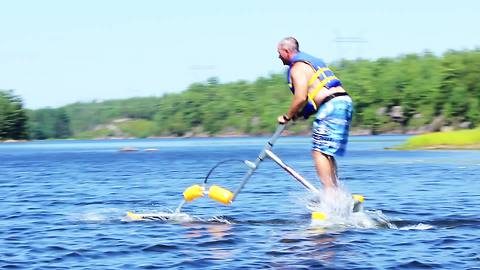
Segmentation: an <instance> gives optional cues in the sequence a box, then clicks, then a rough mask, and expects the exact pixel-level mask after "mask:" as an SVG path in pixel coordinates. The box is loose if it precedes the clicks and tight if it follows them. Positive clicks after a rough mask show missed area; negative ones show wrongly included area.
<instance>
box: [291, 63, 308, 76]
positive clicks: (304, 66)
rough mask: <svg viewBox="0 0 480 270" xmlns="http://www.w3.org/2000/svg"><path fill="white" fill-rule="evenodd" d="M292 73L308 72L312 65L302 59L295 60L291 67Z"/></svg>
mask: <svg viewBox="0 0 480 270" xmlns="http://www.w3.org/2000/svg"><path fill="white" fill-rule="evenodd" d="M291 72H292V73H303V74H304V73H310V72H312V66H311V65H310V64H309V63H307V62H304V61H298V62H295V63H294V64H293V65H292V68H291Z"/></svg>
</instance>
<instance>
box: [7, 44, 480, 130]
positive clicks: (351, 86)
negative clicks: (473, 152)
mask: <svg viewBox="0 0 480 270" xmlns="http://www.w3.org/2000/svg"><path fill="white" fill-rule="evenodd" d="M331 68H332V69H333V70H334V71H335V73H336V74H337V76H338V77H339V78H340V79H341V80H342V82H343V85H344V87H345V88H346V90H347V91H348V92H349V94H350V95H351V96H352V98H353V101H354V107H355V115H354V120H353V128H354V129H363V130H366V131H367V132H369V133H372V134H380V133H387V132H392V131H395V132H399V133H401V132H412V131H420V132H422V131H433V130H435V129H439V128H440V127H442V126H448V127H452V128H473V127H475V126H478V125H479V124H480V79H479V78H478V74H480V50H478V49H477V50H469V51H449V52H446V53H445V54H443V55H442V56H435V55H434V54H432V53H429V52H425V53H421V54H408V55H403V56H400V57H396V58H380V59H377V60H374V61H373V60H364V59H357V60H342V61H339V62H337V63H333V64H332V65H331ZM290 99H291V94H290V91H289V90H288V87H287V85H286V78H285V75H284V74H271V75H269V76H266V77H260V78H258V79H256V80H255V81H253V82H247V81H237V82H231V83H219V81H218V79H216V78H210V79H208V80H207V81H206V82H204V83H194V84H192V85H190V86H189V87H188V88H187V89H186V90H185V91H183V92H181V93H177V94H165V95H163V96H162V97H142V98H131V99H123V100H108V101H104V102H87V103H74V104H70V105H67V106H63V107H61V108H56V109H39V110H25V109H23V107H22V103H21V100H20V98H19V97H16V96H15V95H14V94H13V93H12V92H11V91H0V123H1V125H0V139H1V138H3V139H5V138H32V139H47V138H68V137H82V135H84V136H83V137H86V138H88V137H95V136H115V135H120V136H133V135H135V136H140V137H147V136H172V135H173V136H190V135H192V136H195V135H219V134H251V135H258V134H268V133H270V132H271V131H272V130H273V129H274V127H275V125H276V123H275V119H276V116H277V115H280V114H282V113H284V112H285V111H286V109H287V108H288V106H289V103H290ZM126 123H130V124H128V125H127V124H126ZM309 124H310V122H309V121H303V122H300V121H299V122H298V123H297V124H296V125H295V126H294V127H293V129H292V132H301V131H305V130H308V126H309ZM139 129H142V130H143V131H142V132H141V131H139Z"/></svg>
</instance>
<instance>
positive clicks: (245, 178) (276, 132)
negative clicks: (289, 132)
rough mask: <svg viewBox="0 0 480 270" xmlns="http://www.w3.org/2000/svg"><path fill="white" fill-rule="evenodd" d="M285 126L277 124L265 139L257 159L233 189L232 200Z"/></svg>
mask: <svg viewBox="0 0 480 270" xmlns="http://www.w3.org/2000/svg"><path fill="white" fill-rule="evenodd" d="M285 127H286V125H285V124H279V125H278V126H277V130H276V131H275V133H274V134H273V136H272V137H271V138H270V140H268V141H267V143H266V144H265V147H264V148H263V150H262V151H261V152H260V154H259V155H258V157H257V159H256V160H255V163H253V165H254V166H252V167H251V168H250V170H248V172H247V173H246V174H245V176H244V177H243V180H242V182H241V183H240V186H239V187H238V189H237V190H236V191H235V193H234V194H233V197H232V202H233V201H234V200H235V198H237V195H238V193H240V191H242V189H243V187H244V186H245V184H246V183H247V182H248V179H250V177H251V176H252V174H253V173H254V172H255V170H256V169H257V168H258V166H259V165H260V163H261V162H262V161H263V159H264V158H265V157H266V155H267V154H266V151H268V150H270V149H272V147H273V144H274V143H275V141H277V139H278V138H279V137H280V135H281V134H282V132H283V131H284V130H285Z"/></svg>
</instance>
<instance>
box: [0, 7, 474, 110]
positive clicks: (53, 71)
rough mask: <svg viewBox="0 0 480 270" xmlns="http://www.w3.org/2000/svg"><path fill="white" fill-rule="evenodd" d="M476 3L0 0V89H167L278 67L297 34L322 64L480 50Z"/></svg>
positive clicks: (95, 93) (33, 101)
mask: <svg viewBox="0 0 480 270" xmlns="http://www.w3.org/2000/svg"><path fill="white" fill-rule="evenodd" d="M478 11H480V1H475V0H470V1H468V0H457V1H447V0H437V1H430V0H423V1H420V0H402V1H394V0H391V1H387V0H363V1H359V0H336V1H322V0H312V1H309V0H305V1H302V0H296V1H284V0H261V1H260V0H258V1H255V0H241V1H227V0H218V1H217V0H202V1H193V0H191V1H185V0H184V1H182V0H176V1H161V0H158V1H153V0H151V1H148V0H142V1H122V0H102V1H94V0H82V1H73V0H72V1H63V0H57V1H54V0H43V1H35V0H30V1H27V0H16V1H7V0H0V89H3V90H13V91H14V93H15V94H16V95H18V96H20V97H21V98H22V100H23V101H24V105H25V107H27V108H30V109H38V108H44V107H51V108H56V107H59V106H63V105H66V104H70V103H74V102H90V101H102V100H108V99H122V98H129V97H140V96H142V97H143V96H162V95H163V94H165V93H178V92H181V91H183V90H186V89H187V87H188V86H189V85H190V84H192V83H194V82H204V81H206V80H207V79H208V78H209V77H218V79H219V80H220V82H221V83H228V82H233V81H238V80H247V81H254V80H255V79H257V78H258V77H261V76H269V75H270V74H272V73H279V72H282V71H283V70H284V67H283V66H282V64H281V61H280V60H279V59H278V54H277V51H276V46H277V43H278V41H279V40H281V39H282V38H283V37H286V36H294V37H296V38H297V39H298V41H299V43H300V49H301V50H302V51H305V52H307V53H310V54H313V55H315V56H317V57H320V58H323V59H324V60H326V61H327V62H333V61H336V60H339V59H342V58H347V59H356V58H366V59H371V60H374V59H378V58H380V57H398V56H400V55H404V54H407V53H422V52H425V51H430V52H433V53H435V54H436V55H442V54H443V53H444V52H445V51H447V50H450V49H453V50H464V49H476V48H479V47H480V30H479V25H480V18H479V16H478Z"/></svg>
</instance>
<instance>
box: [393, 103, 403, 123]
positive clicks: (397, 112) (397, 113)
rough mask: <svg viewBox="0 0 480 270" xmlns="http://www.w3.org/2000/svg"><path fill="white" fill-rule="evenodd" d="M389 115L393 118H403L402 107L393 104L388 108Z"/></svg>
mask: <svg viewBox="0 0 480 270" xmlns="http://www.w3.org/2000/svg"><path fill="white" fill-rule="evenodd" d="M390 117H391V118H393V119H395V120H402V119H403V108H402V106H393V107H392V109H391V110H390Z"/></svg>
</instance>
